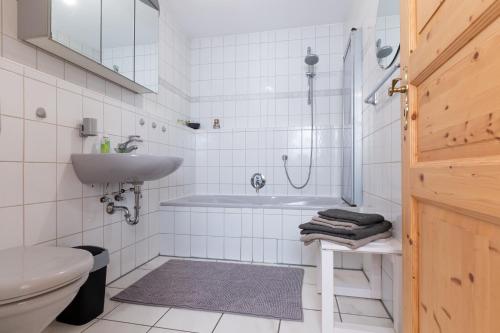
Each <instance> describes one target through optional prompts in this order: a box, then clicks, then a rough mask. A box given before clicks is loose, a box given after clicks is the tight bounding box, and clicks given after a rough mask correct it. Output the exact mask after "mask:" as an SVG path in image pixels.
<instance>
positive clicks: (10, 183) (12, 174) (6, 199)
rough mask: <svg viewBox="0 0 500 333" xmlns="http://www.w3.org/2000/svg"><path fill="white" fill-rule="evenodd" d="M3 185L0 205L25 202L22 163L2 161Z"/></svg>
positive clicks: (0, 172) (0, 169)
mask: <svg viewBox="0 0 500 333" xmlns="http://www.w3.org/2000/svg"><path fill="white" fill-rule="evenodd" d="M0 174H1V175H2V179H3V182H2V186H1V188H0V207H5V206H15V205H21V204H22V202H23V171H22V163H16V162H0Z"/></svg>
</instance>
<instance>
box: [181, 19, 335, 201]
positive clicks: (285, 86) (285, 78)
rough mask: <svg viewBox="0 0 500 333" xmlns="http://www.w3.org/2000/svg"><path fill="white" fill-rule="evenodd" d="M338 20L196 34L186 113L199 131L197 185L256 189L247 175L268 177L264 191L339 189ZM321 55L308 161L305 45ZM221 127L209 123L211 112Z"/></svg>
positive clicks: (229, 190) (205, 189) (325, 192)
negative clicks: (309, 173) (286, 157)
mask: <svg viewBox="0 0 500 333" xmlns="http://www.w3.org/2000/svg"><path fill="white" fill-rule="evenodd" d="M343 45H344V37H343V26H342V24H331V25H321V26H308V27H299V28H294V29H285V30H277V31H266V32H256V33H250V34H238V35H226V36H216V37H213V38H202V39H194V40H193V41H192V43H191V65H192V67H191V93H192V104H191V118H192V119H193V120H197V121H199V122H201V126H202V129H201V130H199V131H197V132H196V133H197V134H196V154H197V156H196V160H197V170H196V183H197V192H198V193H222V194H255V192H254V189H253V188H252V187H251V186H250V184H249V179H250V177H251V176H252V174H253V173H255V172H261V173H262V174H264V175H265V176H266V178H267V185H266V187H265V188H264V189H263V190H262V191H261V193H262V194H267V195H272V194H280V195H321V196H339V191H340V165H341V161H340V152H341V147H342V146H341V137H340V128H341V126H342V125H341V120H342V119H341V89H342V52H343ZM309 46H310V47H312V51H313V52H315V53H317V54H318V55H319V58H320V60H319V63H318V65H317V72H318V75H317V77H316V79H315V90H316V100H315V101H316V110H315V127H316V131H315V135H314V138H313V140H314V147H315V149H314V153H313V155H314V168H313V173H312V180H311V183H310V185H309V186H308V187H306V188H305V189H304V190H301V191H300V190H294V189H293V188H292V187H291V186H290V185H288V182H287V180H286V178H285V173H284V169H283V166H282V160H281V156H282V154H285V153H286V154H288V155H289V166H290V173H291V176H292V179H293V180H294V181H295V183H298V184H301V183H303V182H304V180H305V179H306V176H307V171H308V165H309V142H310V138H311V134H310V111H309V106H308V105H307V98H306V91H307V79H306V76H305V72H306V70H307V67H306V66H305V64H304V57H305V55H306V50H307V47H309ZM216 118H217V119H219V120H220V124H221V129H219V130H214V129H212V122H213V120H214V119H216Z"/></svg>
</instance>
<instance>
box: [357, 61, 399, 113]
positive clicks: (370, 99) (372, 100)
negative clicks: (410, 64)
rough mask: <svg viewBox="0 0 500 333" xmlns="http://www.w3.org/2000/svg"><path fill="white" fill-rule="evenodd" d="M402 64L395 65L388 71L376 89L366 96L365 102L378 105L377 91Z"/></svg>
mask: <svg viewBox="0 0 500 333" xmlns="http://www.w3.org/2000/svg"><path fill="white" fill-rule="evenodd" d="M399 67H400V65H399V64H397V65H394V66H393V67H392V68H391V69H390V70H389V72H387V74H386V75H384V77H383V78H382V79H381V80H380V81H379V83H378V84H377V86H376V87H375V89H373V91H372V92H371V93H370V94H369V95H368V96H367V97H366V98H365V103H366V104H371V105H377V92H378V91H379V90H380V88H381V87H382V86H383V85H384V83H385V81H387V80H388V79H389V78H390V77H391V76H392V74H394V72H395V71H397V70H398V69H399Z"/></svg>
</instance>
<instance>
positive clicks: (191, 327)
mask: <svg viewBox="0 0 500 333" xmlns="http://www.w3.org/2000/svg"><path fill="white" fill-rule="evenodd" d="M220 316H221V314H220V313H215V312H206V311H194V310H186V309H170V310H169V311H168V312H167V313H166V314H165V315H164V316H163V317H162V318H161V319H160V321H159V322H158V323H156V325H155V326H157V327H162V328H170V329H174V330H181V331H189V332H196V333H205V332H206V333H210V332H212V330H213V329H214V327H215V325H216V324H217V322H218V321H219V318H220Z"/></svg>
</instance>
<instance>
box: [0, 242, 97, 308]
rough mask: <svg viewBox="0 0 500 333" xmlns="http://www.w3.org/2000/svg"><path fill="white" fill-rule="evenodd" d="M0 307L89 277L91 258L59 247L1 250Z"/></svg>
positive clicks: (86, 254)
mask: <svg viewBox="0 0 500 333" xmlns="http://www.w3.org/2000/svg"><path fill="white" fill-rule="evenodd" d="M0 265H1V267H2V269H1V270H0V306H1V305H5V304H9V303H12V302H19V301H22V300H23V299H28V298H32V297H36V296H38V295H41V294H45V293H48V292H51V291H53V290H57V289H59V288H62V287H64V286H66V285H68V284H71V283H73V282H75V281H77V280H79V279H80V278H81V277H82V276H83V275H87V274H88V272H89V271H90V270H91V268H92V265H93V258H92V255H91V254H90V253H88V252H86V251H83V250H77V249H72V248H57V247H26V248H23V247H19V248H12V249H7V250H2V251H0Z"/></svg>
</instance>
